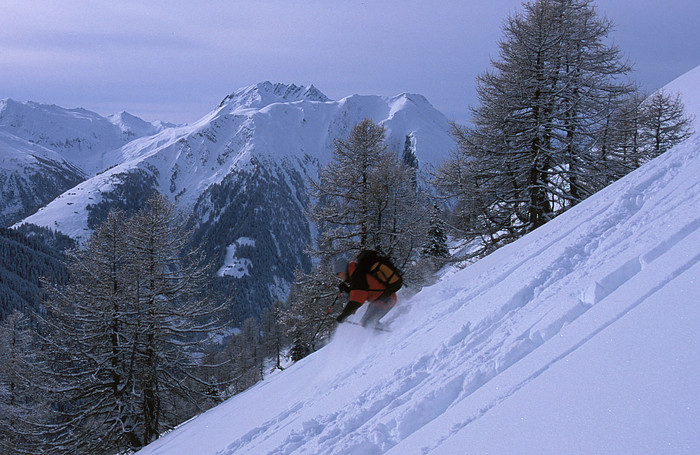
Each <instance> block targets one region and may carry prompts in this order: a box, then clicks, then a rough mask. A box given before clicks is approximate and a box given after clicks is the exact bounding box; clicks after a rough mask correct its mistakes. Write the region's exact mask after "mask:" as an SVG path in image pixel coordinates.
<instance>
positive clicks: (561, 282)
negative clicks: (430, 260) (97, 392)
mask: <svg viewBox="0 0 700 455" xmlns="http://www.w3.org/2000/svg"><path fill="white" fill-rule="evenodd" d="M686 76H687V77H685V78H684V79H682V80H680V81H676V84H675V85H674V84H672V85H671V87H673V89H674V90H679V89H680V90H682V91H683V94H684V95H685V100H686V104H687V105H688V106H694V105H697V104H695V103H696V102H697V99H698V95H700V68H699V69H696V70H694V71H693V72H691V73H690V74H689V75H686ZM695 114H696V115H697V114H700V112H697V111H696V112H695ZM699 283H700V136H698V135H697V134H696V135H695V136H693V137H692V138H691V139H690V140H689V141H688V142H687V143H685V144H683V145H681V146H677V147H675V148H674V149H672V150H671V151H669V152H668V153H666V154H665V155H663V156H661V157H659V158H658V159H656V160H654V161H652V162H651V163H648V164H647V165H645V166H644V167H642V168H640V169H638V170H637V171H635V172H633V173H632V174H630V175H628V176H627V177H625V178H624V179H622V180H620V181H618V182H616V183H615V184H613V185H611V186H610V187H608V188H606V189H605V190H603V191H601V192H600V193H598V194H596V195H594V196H593V197H591V198H590V199H588V200H586V201H584V202H583V203H581V204H580V205H578V206H577V207H574V208H573V209H571V210H570V211H568V212H567V213H565V214H563V215H562V216H560V217H559V218H557V219H555V220H554V221H552V222H550V223H548V224H547V225H545V226H543V227H542V228H540V229H538V230H536V231H535V232H533V233H531V234H530V235H528V236H526V237H524V238H522V239H520V240H519V241H517V242H514V243H513V244H510V245H508V246H506V247H504V248H502V249H500V250H498V251H496V252H495V253H493V254H492V255H490V256H488V257H487V258H485V259H483V260H481V261H479V262H477V263H475V264H472V265H470V266H467V267H465V268H464V269H462V270H460V269H457V268H452V269H448V270H446V271H445V272H444V276H442V277H441V280H440V281H439V282H438V283H437V284H436V285H434V286H431V287H429V288H426V289H424V290H423V291H421V292H419V293H418V294H416V295H414V296H407V295H403V296H401V299H400V302H399V305H398V306H397V307H396V308H395V309H394V310H393V311H392V312H391V313H389V314H388V315H387V317H386V318H385V319H386V321H384V322H386V323H387V324H388V325H389V327H390V328H391V329H392V332H391V333H383V332H371V331H367V330H365V329H362V328H359V327H356V326H352V325H342V326H341V327H340V328H339V330H338V331H337V332H336V334H335V336H334V339H333V340H332V342H331V343H330V344H329V345H328V346H326V347H325V348H323V349H321V350H320V351H319V352H317V353H315V354H313V355H311V356H309V357H307V358H305V359H303V360H301V361H299V362H297V363H296V364H295V365H293V366H292V367H290V368H288V369H287V370H285V371H284V372H282V373H280V374H278V375H275V376H273V377H271V378H269V379H267V380H265V381H264V382H262V383H260V384H259V385H257V386H256V387H254V388H252V389H250V390H248V391H246V392H244V393H243V394H241V395H238V396H235V397H233V398H232V399H230V400H228V401H227V402H225V403H223V404H222V405H220V406H218V407H217V408H215V409H212V410H210V411H209V412H206V413H204V414H202V415H201V416H199V417H197V418H195V419H192V420H191V421H189V422H187V423H186V424H184V425H182V426H181V427H180V428H178V429H176V430H175V431H173V432H171V433H169V434H167V435H165V436H164V437H162V438H161V439H159V440H157V441H156V442H154V443H153V444H151V445H149V446H148V447H146V448H144V449H143V450H142V451H141V452H139V454H142V455H145V454H169V455H175V454H191V453H198V454H220V455H225V454H236V455H239V454H256V455H259V454H292V453H294V454H314V455H316V454H378V453H391V454H397V455H398V454H401V455H403V454H419V453H420V454H427V453H433V454H455V453H460V454H462V453H464V454H484V453H489V454H561V453H586V454H592V453H601V454H602V453H634V454H658V453H674V454H697V453H700V430H699V429H700V357H699V354H698V353H699V352H700V334H699V333H700V332H698V330H697V322H698V321H699V320H700V306H699V305H698V300H697V299H698V285H699ZM359 316H360V315H357V316H356V317H359Z"/></svg>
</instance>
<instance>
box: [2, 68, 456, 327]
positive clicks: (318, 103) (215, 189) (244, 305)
mask: <svg viewBox="0 0 700 455" xmlns="http://www.w3.org/2000/svg"><path fill="white" fill-rule="evenodd" d="M365 118H369V119H371V120H372V121H374V122H376V123H381V124H383V125H384V127H385V130H386V143H387V145H388V146H389V147H391V148H392V149H394V150H396V152H397V154H398V153H401V152H403V151H404V150H405V149H406V148H410V149H412V151H413V152H414V154H415V156H416V157H417V158H418V162H419V172H421V171H423V170H425V169H428V168H429V167H430V166H431V165H433V164H436V163H439V162H440V161H442V160H443V159H444V158H446V156H447V154H448V153H449V152H450V150H451V149H452V148H453V147H454V141H453V139H452V137H451V136H450V134H449V128H450V127H449V122H448V121H447V119H446V118H445V116H444V115H442V114H441V113H440V112H439V111H437V110H436V109H435V108H434V107H433V106H432V105H431V104H430V103H429V102H428V101H427V100H426V99H425V98H424V97H423V96H421V95H416V94H407V93H404V94H400V95H397V96H394V97H381V96H374V95H352V96H348V97H346V98H343V99H341V100H338V101H333V100H330V99H329V98H328V97H326V96H325V95H324V94H323V93H322V92H321V91H319V90H318V89H317V88H315V87H314V86H313V85H310V86H297V85H294V84H291V85H288V84H279V83H278V84H273V83H270V82H263V83H259V84H255V85H252V86H249V87H244V88H241V89H239V90H236V91H234V92H233V93H231V94H229V95H228V96H226V97H225V98H224V99H223V100H222V101H221V103H220V104H219V105H218V106H217V107H216V108H215V109H214V110H212V111H211V112H210V113H209V114H207V115H206V116H204V117H203V118H202V119H200V120H199V121H196V122H194V123H192V124H188V125H173V124H168V123H163V122H153V123H148V122H145V121H143V120H141V119H139V118H137V117H135V116H133V115H130V114H128V113H126V112H122V113H121V114H115V115H111V116H108V117H103V116H100V115H99V114H96V113H93V112H90V111H87V110H84V109H64V108H60V107H57V106H47V105H42V104H37V103H32V102H27V103H18V102H16V101H13V100H4V101H1V102H0V147H2V148H1V149H0V150H3V152H2V155H1V156H2V158H0V193H1V194H2V196H3V197H2V202H1V203H0V220H1V221H2V224H1V225H3V226H7V225H12V224H14V225H15V226H18V225H20V224H22V223H31V224H35V225H39V226H43V227H48V228H51V229H53V230H57V231H60V232H62V233H64V234H66V235H69V236H70V237H72V238H74V239H76V240H78V241H81V240H84V239H85V238H87V236H89V234H90V232H91V231H92V229H93V228H94V227H95V226H96V225H97V224H99V222H100V221H102V220H103V219H104V218H105V217H106V214H107V213H108V212H109V210H111V209H113V208H120V209H123V210H126V211H127V212H128V211H133V210H136V209H137V208H138V207H139V206H140V204H141V203H142V202H143V201H144V200H145V199H146V198H147V197H148V195H149V194H150V193H151V192H152V191H159V192H161V193H163V194H165V195H167V196H168V197H169V198H170V199H171V200H172V201H173V202H174V203H175V204H176V205H177V206H178V207H179V208H181V209H182V210H183V211H185V212H187V213H192V215H193V221H194V224H195V226H196V227H195V232H194V239H195V242H197V243H202V244H205V245H206V246H205V248H206V250H207V253H208V254H209V255H210V257H211V258H212V260H213V261H214V262H215V264H214V265H215V268H216V269H217V270H218V275H219V279H218V281H219V282H220V283H223V288H224V289H225V290H226V292H235V295H236V301H237V303H236V311H235V312H236V313H237V315H238V316H241V315H243V316H259V315H260V312H261V311H262V309H264V307H266V306H267V305H268V304H269V303H271V302H272V301H274V300H276V299H281V298H284V296H285V295H286V293H287V291H288V288H289V284H290V282H291V280H292V279H293V273H294V270H295V269H297V268H300V269H302V270H308V269H309V268H310V266H311V262H310V259H309V257H308V256H307V254H306V253H305V250H306V248H307V247H308V245H309V243H310V242H311V241H312V226H311V225H310V223H309V221H308V219H307V218H306V216H305V214H304V209H305V207H306V205H307V204H308V197H307V195H306V187H307V185H308V181H309V178H317V177H318V174H319V171H320V169H321V168H322V166H324V165H325V164H326V163H327V162H328V161H329V159H330V157H331V155H332V151H333V148H334V141H335V140H336V139H338V138H345V137H347V135H348V134H349V132H350V130H351V129H352V127H353V126H354V125H356V124H357V123H359V122H360V121H361V120H363V119H365ZM5 150H7V153H5ZM241 317H242V316H241Z"/></svg>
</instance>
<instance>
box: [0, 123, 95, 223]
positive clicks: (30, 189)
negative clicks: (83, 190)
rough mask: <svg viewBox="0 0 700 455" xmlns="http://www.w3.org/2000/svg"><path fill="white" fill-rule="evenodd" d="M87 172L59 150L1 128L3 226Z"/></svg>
mask: <svg viewBox="0 0 700 455" xmlns="http://www.w3.org/2000/svg"><path fill="white" fill-rule="evenodd" d="M86 177H87V176H86V175H85V174H84V173H83V172H82V171H81V170H80V169H78V168H77V167H75V166H74V165H73V164H72V163H70V162H68V161H66V160H65V159H64V158H63V157H62V156H61V155H60V154H59V153H57V152H54V151H52V150H49V149H47V148H45V147H42V146H41V145H37V144H33V143H31V142H28V141H26V140H24V139H21V138H19V137H17V136H13V135H11V134H9V133H7V132H5V131H2V130H1V129H0V226H9V225H11V224H13V223H14V222H16V221H19V220H20V219H22V218H23V217H25V216H27V215H28V214H30V213H33V212H35V211H36V210H37V209H39V207H42V206H43V205H45V204H47V203H49V202H50V201H52V200H53V199H54V198H55V197H56V196H58V195H59V194H61V193H63V192H64V191H66V190H67V189H69V188H72V187H73V186H75V185H77V184H78V183H80V182H82V181H83V180H85V178H86Z"/></svg>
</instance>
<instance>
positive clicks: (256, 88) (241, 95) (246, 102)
mask: <svg viewBox="0 0 700 455" xmlns="http://www.w3.org/2000/svg"><path fill="white" fill-rule="evenodd" d="M302 100H307V101H320V102H327V101H330V99H329V98H328V97H327V96H326V95H324V94H323V93H322V92H321V91H320V90H318V89H317V88H316V87H314V86H313V85H308V86H297V85H294V84H291V85H287V84H281V83H277V84H273V83H272V82H269V81H265V82H260V83H258V84H255V85H251V86H249V87H244V88H242V89H239V90H237V91H235V92H233V93H232V94H230V95H228V96H227V97H226V98H224V99H223V101H221V104H219V107H220V108H221V107H224V106H228V107H230V108H231V109H232V111H233V110H236V109H238V108H261V107H264V106H267V105H269V104H273V103H281V102H293V101H302Z"/></svg>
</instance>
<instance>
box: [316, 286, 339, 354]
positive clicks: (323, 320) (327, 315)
mask: <svg viewBox="0 0 700 455" xmlns="http://www.w3.org/2000/svg"><path fill="white" fill-rule="evenodd" d="M338 297H340V292H338V293H337V294H336V295H335V299H334V300H333V303H331V306H330V307H328V311H327V312H326V315H325V316H324V317H323V319H321V323H320V324H319V325H318V328H317V329H316V332H314V336H312V337H311V343H312V344H313V342H314V340H315V339H316V335H318V332H320V331H321V327H323V324H324V323H325V322H326V319H328V317H329V316H330V314H331V310H332V309H333V307H334V306H335V303H336V302H337V301H338Z"/></svg>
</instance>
